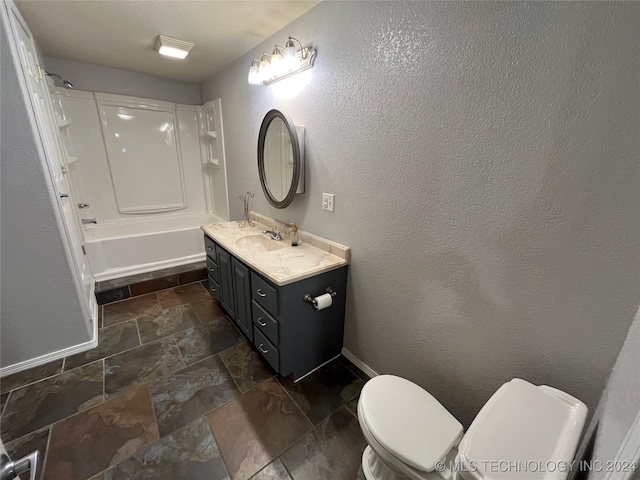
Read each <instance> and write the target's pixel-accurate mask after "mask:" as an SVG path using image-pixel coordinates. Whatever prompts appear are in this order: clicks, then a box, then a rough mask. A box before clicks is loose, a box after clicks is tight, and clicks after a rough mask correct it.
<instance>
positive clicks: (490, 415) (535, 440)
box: [456, 378, 587, 480]
mask: <svg viewBox="0 0 640 480" xmlns="http://www.w3.org/2000/svg"><path fill="white" fill-rule="evenodd" d="M586 416H587V407H586V406H585V404H584V403H582V402H581V401H580V400H578V399H576V398H574V397H572V396H571V395H568V394H567V393H564V392H562V391H560V390H557V389H555V388H551V387H547V386H536V385H533V384H531V383H529V382H526V381H524V380H521V379H518V378H515V379H513V380H511V381H510V382H508V383H505V384H504V385H503V386H502V387H500V388H499V389H498V391H496V393H494V394H493V396H492V397H491V398H490V399H489V401H488V402H487V403H486V404H485V406H484V407H483V408H482V410H480V413H478V415H477V416H476V418H475V420H474V421H473V423H472V424H471V427H469V430H468V431H467V433H466V434H465V435H464V437H463V438H462V441H461V442H460V445H459V446H458V455H457V457H456V463H457V470H458V472H459V478H463V479H465V480H467V479H470V480H471V479H472V480H476V479H483V480H516V479H517V480H520V479H522V480H533V479H536V480H537V479H544V480H552V479H553V480H560V479H566V478H567V476H568V474H569V473H570V471H571V467H572V465H571V462H572V461H573V456H574V454H575V451H576V447H577V445H578V440H579V439H580V434H581V433H582V428H583V426H584V422H585V419H586Z"/></svg>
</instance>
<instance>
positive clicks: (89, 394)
mask: <svg viewBox="0 0 640 480" xmlns="http://www.w3.org/2000/svg"><path fill="white" fill-rule="evenodd" d="M100 314H101V315H100V320H99V321H100V326H101V328H100V330H99V342H98V346H97V347H96V348H94V349H93V350H90V351H88V352H84V353H80V354H77V355H73V356H71V357H68V358H66V359H64V361H62V360H59V361H56V362H52V363H50V364H47V365H43V366H41V367H37V368H34V369H32V370H29V371H26V372H21V373H18V374H15V375H11V376H9V377H6V378H4V379H2V380H0V409H1V410H0V412H1V417H0V435H1V437H2V440H3V442H4V444H5V446H6V448H7V450H8V451H9V453H10V454H11V455H12V456H13V457H14V458H19V457H20V456H22V455H24V454H27V453H29V452H31V451H32V450H34V449H39V450H40V452H41V453H43V454H44V455H43V457H42V460H41V461H42V466H43V467H44V470H43V474H42V477H41V478H42V479H44V480H66V479H68V480H89V479H91V480H116V479H118V480H121V479H126V480H134V479H154V480H163V479H172V480H175V479H181V480H182V479H189V480H199V479H207V480H217V479H220V480H222V479H233V480H241V479H254V480H267V479H275V480H316V479H317V480H342V479H344V480H355V479H356V478H357V477H358V470H359V466H360V457H361V455H362V451H363V450H364V448H365V446H366V443H365V441H364V438H363V437H362V434H361V432H360V427H359V426H358V420H357V416H356V404H357V399H358V395H359V393H360V390H361V389H362V386H363V385H364V382H365V381H366V379H367V377H366V376H365V375H364V374H363V373H362V372H361V371H360V370H358V369H357V368H356V367H355V366H354V365H352V364H351V363H350V362H349V361H348V360H346V359H344V358H340V359H339V360H335V361H333V362H332V363H330V364H328V365H326V366H325V367H323V368H322V369H320V370H318V371H317V372H315V373H314V374H312V375H310V376H309V377H306V378H304V379H303V380H302V381H300V382H298V383H293V382H292V381H291V380H290V379H288V378H283V377H281V376H279V375H276V374H275V373H274V372H273V371H272V370H271V369H270V367H269V366H268V365H267V364H266V363H265V362H264V361H263V360H262V357H261V356H260V354H259V353H258V352H257V351H256V350H255V349H254V348H253V346H252V345H251V344H249V343H247V342H246V340H245V339H244V337H243V336H242V335H241V334H240V333H238V331H237V330H236V329H235V327H234V326H233V324H232V323H231V322H230V321H229V320H228V319H227V318H226V317H225V316H224V312H223V310H222V308H221V307H220V305H219V304H218V303H217V301H216V300H214V299H212V298H211V297H210V296H209V294H208V292H207V289H206V284H204V285H203V284H202V283H199V282H198V283H193V284H189V285H185V286H180V287H176V288H172V289H167V290H162V291H159V292H156V293H151V294H148V295H143V296H139V297H135V298H131V299H128V300H123V301H120V302H117V303H111V304H107V305H104V306H103V307H101V312H100Z"/></svg>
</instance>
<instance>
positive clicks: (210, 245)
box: [204, 235, 216, 259]
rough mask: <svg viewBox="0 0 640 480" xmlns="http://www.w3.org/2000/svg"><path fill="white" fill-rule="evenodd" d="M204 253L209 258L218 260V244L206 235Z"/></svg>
mask: <svg viewBox="0 0 640 480" xmlns="http://www.w3.org/2000/svg"><path fill="white" fill-rule="evenodd" d="M204 251H205V253H206V254H207V257H211V259H215V258H216V244H215V242H214V241H213V240H211V239H210V238H209V237H207V236H206V235H205V236H204Z"/></svg>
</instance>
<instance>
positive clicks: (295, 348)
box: [205, 236, 348, 380]
mask: <svg viewBox="0 0 640 480" xmlns="http://www.w3.org/2000/svg"><path fill="white" fill-rule="evenodd" d="M207 242H211V243H214V242H213V240H211V239H210V238H208V237H206V236H205V245H207V246H208V245H209V243H207ZM214 249H215V252H216V259H217V262H216V263H217V265H216V267H215V268H216V271H217V274H218V279H219V281H218V282H216V280H215V277H213V276H210V277H209V283H210V285H209V286H210V290H211V287H213V288H214V289H215V288H218V285H219V290H220V296H216V295H215V292H213V291H212V292H211V293H212V295H213V296H216V298H218V299H220V303H221V304H222V307H223V308H224V309H225V310H226V311H227V313H228V314H229V316H230V317H231V318H232V319H233V321H234V322H235V324H236V326H237V327H238V330H240V331H241V332H242V333H243V334H244V335H245V336H246V337H247V338H248V339H249V340H250V341H251V342H252V343H253V344H254V345H255V347H256V349H258V350H259V351H260V352H261V354H262V356H263V357H264V359H265V360H266V361H267V362H268V363H269V364H270V365H271V366H272V367H273V369H274V370H275V371H277V372H278V373H280V374H281V375H284V376H287V375H292V377H293V379H294V380H298V379H300V378H301V377H303V376H305V375H306V374H308V373H310V372H311V371H313V370H314V369H316V368H317V367H319V366H320V365H322V364H324V363H326V362H328V361H329V360H331V359H332V358H334V357H336V356H338V355H340V353H341V350H342V337H343V334H344V313H345V298H346V294H347V268H348V267H347V266H346V265H345V266H343V267H340V268H337V269H335V270H331V271H329V272H325V273H321V274H318V275H315V276H313V277H310V278H307V279H304V280H299V281H297V282H294V283H290V284H288V285H283V286H278V285H275V284H274V283H272V282H271V281H269V280H268V279H267V278H265V277H264V276H262V275H261V274H260V273H259V272H257V271H255V270H253V269H251V267H249V266H247V265H245V264H244V263H243V262H242V261H241V260H239V259H238V258H236V257H235V256H233V255H231V254H230V253H229V252H227V251H226V250H225V249H224V248H222V247H221V246H220V245H218V244H215V248H214ZM212 273H213V272H212ZM329 287H330V288H331V290H332V291H333V292H335V296H334V297H333V303H332V305H331V306H330V307H328V308H326V309H324V310H316V309H315V308H314V307H313V305H311V304H309V303H307V302H305V301H304V298H305V295H306V294H310V295H311V296H312V297H315V296H318V295H322V294H323V293H325V292H326V291H327V288H329ZM229 295H230V296H231V297H230V298H229ZM230 307H231V308H230Z"/></svg>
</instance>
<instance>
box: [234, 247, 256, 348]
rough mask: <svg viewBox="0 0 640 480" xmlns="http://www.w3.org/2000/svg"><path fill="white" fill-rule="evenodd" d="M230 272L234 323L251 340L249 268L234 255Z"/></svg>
mask: <svg viewBox="0 0 640 480" xmlns="http://www.w3.org/2000/svg"><path fill="white" fill-rule="evenodd" d="M231 272H232V276H233V288H234V294H235V295H234V296H235V301H236V304H235V307H236V311H235V314H236V318H235V320H236V324H237V325H238V327H240V329H241V330H242V333H244V334H245V335H246V336H247V338H248V339H249V340H251V341H253V323H252V322H251V278H250V276H249V268H248V267H247V266H246V265H245V264H244V263H242V262H241V261H240V260H238V259H237V258H235V257H233V256H232V257H231Z"/></svg>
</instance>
